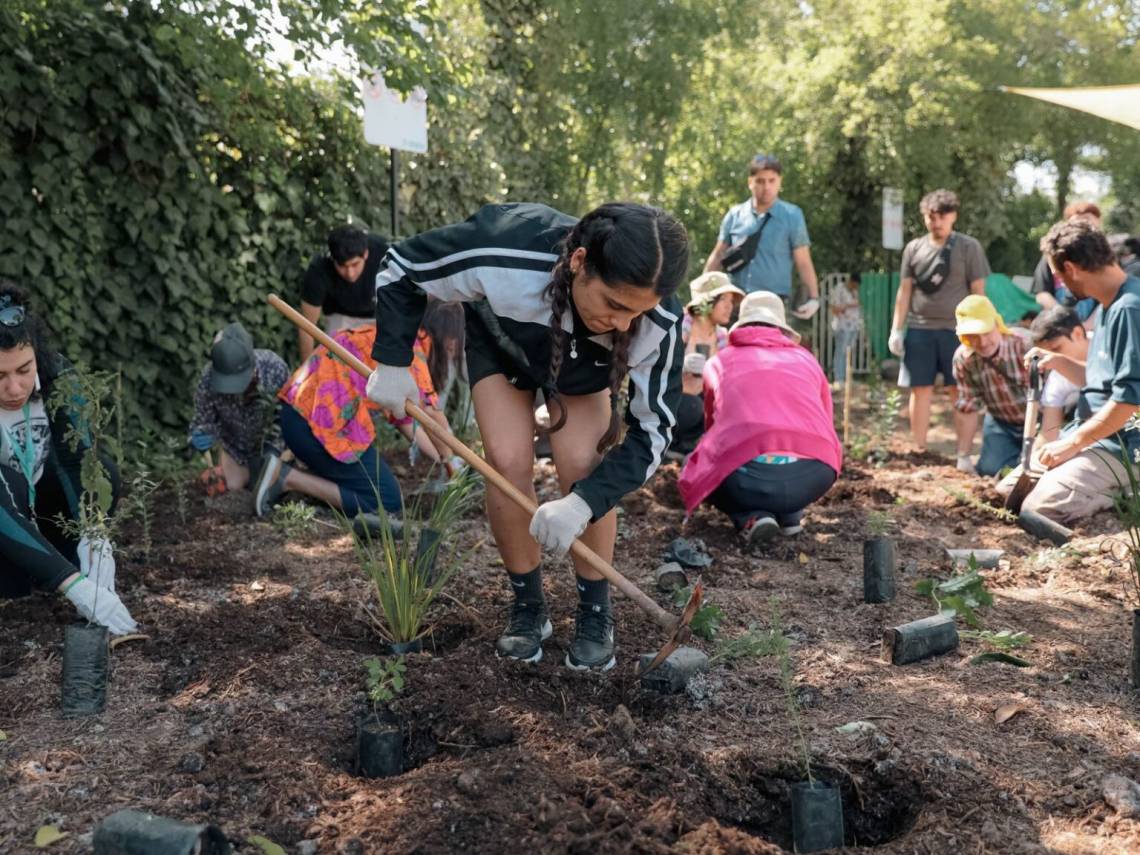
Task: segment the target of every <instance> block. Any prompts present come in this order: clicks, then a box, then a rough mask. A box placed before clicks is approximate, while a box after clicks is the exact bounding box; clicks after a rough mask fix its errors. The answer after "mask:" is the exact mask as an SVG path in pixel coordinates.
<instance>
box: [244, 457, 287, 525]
mask: <svg viewBox="0 0 1140 855" xmlns="http://www.w3.org/2000/svg"><path fill="white" fill-rule="evenodd" d="M292 468H293V467H292V466H290V465H289V464H288V463H282V462H281V458H280V457H279V456H278V455H276V454H274V453H273V452H270V453H268V454H266V455H265V457H264V458H262V461H261V468H260V469H259V470H258V472H257V478H256V479H255V480H254V482H253V502H254V504H253V509H254V511H255V512H256V513H257V515H258V516H259V517H264V516H268V515H269V512H270V511H271V510H273V506H274V505H275V504H277V502H278V500H279V499H280V498H281V494H282V493H284V492H285V476H286V475H288V474H289V472H290V471H291V470H292Z"/></svg>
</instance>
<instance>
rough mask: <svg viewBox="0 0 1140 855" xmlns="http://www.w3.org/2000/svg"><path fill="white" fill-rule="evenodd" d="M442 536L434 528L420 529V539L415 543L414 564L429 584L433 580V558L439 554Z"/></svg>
mask: <svg viewBox="0 0 1140 855" xmlns="http://www.w3.org/2000/svg"><path fill="white" fill-rule="evenodd" d="M442 537H443V535H441V534H440V533H439V532H438V531H436V530H435V529H434V528H425V529H423V530H421V531H420V539H419V541H418V542H417V543H416V558H415V566H416V569H417V570H418V571H419V572H420V573H421V574H422V576H423V578H424V580H425V581H426V582H427V583H428V584H429V585H431V584H433V583H434V582H435V559H436V557H437V556H438V555H439V541H440V538H442ZM425 556H426V557H425Z"/></svg>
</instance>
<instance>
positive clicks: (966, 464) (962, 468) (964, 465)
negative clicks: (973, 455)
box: [958, 454, 978, 475]
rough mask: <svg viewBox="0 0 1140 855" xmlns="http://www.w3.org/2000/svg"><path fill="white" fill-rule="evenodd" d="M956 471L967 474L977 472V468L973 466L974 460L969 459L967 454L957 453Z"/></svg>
mask: <svg viewBox="0 0 1140 855" xmlns="http://www.w3.org/2000/svg"><path fill="white" fill-rule="evenodd" d="M958 471H959V472H965V473H966V474H967V475H977V474H978V470H977V469H975V468H974V461H973V460H971V459H970V455H968V454H959V455H958Z"/></svg>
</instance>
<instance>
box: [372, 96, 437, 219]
mask: <svg viewBox="0 0 1140 855" xmlns="http://www.w3.org/2000/svg"><path fill="white" fill-rule="evenodd" d="M363 95H364V140H365V142H368V143H371V144H372V145H382V146H387V147H388V148H389V149H391V152H392V160H391V168H390V170H389V172H390V176H389V177H390V198H389V204H390V205H391V207H392V235H391V237H392V240H395V239H396V238H397V236H398V232H399V227H400V219H399V207H400V192H399V191H400V155H399V152H400V151H401V150H402V151H411V152H415V153H416V154H424V153H426V152H427V150H428V144H427V94H426V93H425V92H424V90H423V89H416V90H414V91H413V92H412V94H411V95H409V96H408V97H407V98H403V97H401V96H400V94H399V93H398V92H393V91H392V90H391V89H389V88H388V87H387V86H385V85H384V78H383V77H382V76H381V75H379V74H374V75H373V76H372V79H371V80H368V81H367V82H365V84H364V86H363Z"/></svg>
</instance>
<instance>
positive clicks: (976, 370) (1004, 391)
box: [954, 329, 1031, 425]
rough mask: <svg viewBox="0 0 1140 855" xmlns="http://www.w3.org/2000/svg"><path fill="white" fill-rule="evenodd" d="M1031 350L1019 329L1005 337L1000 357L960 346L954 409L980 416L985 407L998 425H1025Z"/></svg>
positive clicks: (955, 366) (955, 365) (955, 374)
mask: <svg viewBox="0 0 1140 855" xmlns="http://www.w3.org/2000/svg"><path fill="white" fill-rule="evenodd" d="M1030 346H1031V345H1030V344H1029V341H1028V338H1027V336H1026V335H1025V333H1023V332H1022V331H1021V330H1018V329H1015V330H1011V331H1010V334H1009V335H1003V336H1002V337H1001V345H999V346H998V351H997V353H995V354H994V355H993V356H992V357H990V358H989V359H985V358H984V357H983V356H982V355H981V354H980V353H978V352H977V351H974V350H971V349H970V348H968V347H966V345H964V344H963V345H960V346H959V347H958V349H957V350H956V351H955V352H954V380H955V381H956V382H957V383H958V400H957V401H956V402H955V404H954V406H955V407H957V408H958V411H959V412H963V413H976V412H977V411H978V410H979V409H981V408H982V407H985V408H986V410H987V411H988V412H989V414H990V415H991V416H993V417H994V418H995V419H997V420H998V421H1002V422H1005V423H1006V424H1013V425H1019V424H1023V423H1024V422H1025V394H1026V392H1027V391H1028V389H1029V369H1028V368H1026V367H1025V354H1026V351H1028V350H1029V348H1030Z"/></svg>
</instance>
